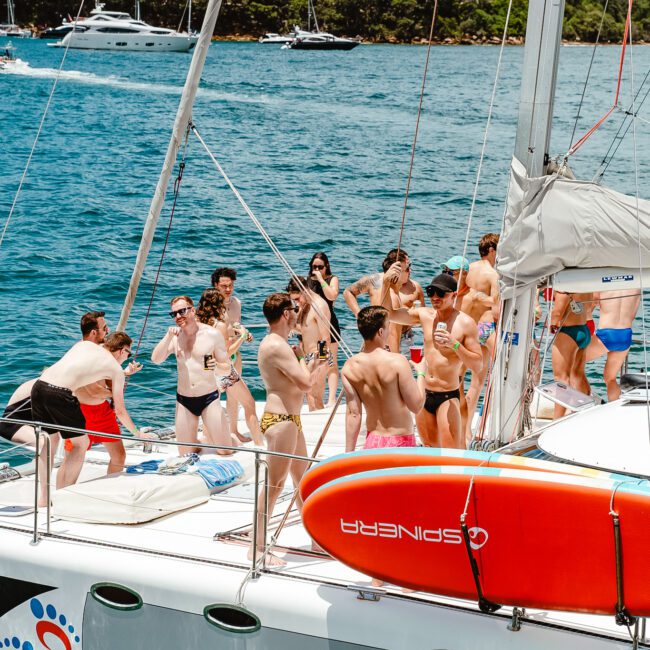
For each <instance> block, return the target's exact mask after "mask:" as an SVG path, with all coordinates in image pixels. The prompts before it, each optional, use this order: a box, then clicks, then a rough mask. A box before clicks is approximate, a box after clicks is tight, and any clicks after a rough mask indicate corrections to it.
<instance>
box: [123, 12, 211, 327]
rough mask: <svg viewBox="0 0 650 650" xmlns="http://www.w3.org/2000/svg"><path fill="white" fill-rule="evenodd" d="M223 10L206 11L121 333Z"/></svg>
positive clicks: (148, 217) (154, 198) (132, 277)
mask: <svg viewBox="0 0 650 650" xmlns="http://www.w3.org/2000/svg"><path fill="white" fill-rule="evenodd" d="M220 8H221V0H209V2H208V7H207V9H206V11H205V17H204V19H203V25H202V26H201V34H200V36H199V40H198V42H197V44H196V47H195V48H194V54H193V56H192V62H191V64H190V69H189V70H188V73H187V78H186V79H185V86H184V87H183V94H182V95H181V100H180V103H179V105H178V111H177V112H176V120H175V121H174V128H173V131H172V136H171V139H170V141H169V145H168V147H167V154H166V155H165V162H164V163H163V166H162V170H161V172H160V177H159V178H158V185H157V186H156V191H155V193H154V195H153V199H152V200H151V206H150V207H149V214H148V216H147V221H146V222H145V225H144V231H143V233H142V239H141V240H140V248H139V250H138V256H137V258H136V262H135V267H134V269H133V275H132V276H131V282H130V284H129V290H128V292H127V294H126V298H125V300H124V306H123V307H122V313H121V315H120V322H119V324H118V326H117V329H118V330H121V331H124V329H125V328H126V323H127V321H128V320H129V315H130V313H131V309H132V307H133V303H134V302H135V297H136V295H137V293H138V286H139V285H140V280H141V279H142V273H143V272H144V267H145V264H146V262H147V256H148V255H149V250H150V249H151V242H152V241H153V237H154V233H155V231H156V225H157V224H158V218H159V217H160V212H161V210H162V208H163V205H164V203H165V193H166V192H167V187H168V185H169V180H170V178H171V175H172V171H173V169H174V163H175V162H176V156H177V154H178V150H179V149H180V146H181V143H182V140H183V138H184V136H185V131H186V130H187V125H188V124H189V121H190V118H191V117H192V107H193V105H194V99H195V97H196V91H197V90H198V87H199V82H200V80H201V73H202V71H203V66H204V65H205V57H206V56H207V54H208V48H209V47H210V41H211V40H212V34H213V33H214V27H215V25H216V23H217V16H218V15H219V9H220Z"/></svg>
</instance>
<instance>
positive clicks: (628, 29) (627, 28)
mask: <svg viewBox="0 0 650 650" xmlns="http://www.w3.org/2000/svg"><path fill="white" fill-rule="evenodd" d="M633 3H634V0H628V6H627V18H626V19H625V31H624V34H623V46H622V47H621V58H620V61H619V64H618V79H617V81H616V94H615V95H614V103H613V105H612V107H611V108H610V109H609V110H608V111H607V113H605V115H603V116H602V117H601V118H600V120H598V122H596V124H594V125H593V126H592V127H591V128H590V129H589V131H587V133H585V134H584V135H583V136H582V137H581V138H580V140H578V141H577V142H576V143H575V144H574V145H573V146H572V147H570V148H569V151H567V153H566V155H565V159H566V158H568V157H569V156H572V155H573V154H574V153H575V152H576V151H578V149H580V147H581V146H582V145H583V144H584V143H585V142H587V140H588V139H589V138H590V137H591V136H592V135H593V134H594V133H595V132H596V131H597V130H598V129H599V128H600V127H601V126H602V125H603V124H604V123H605V121H606V120H607V118H608V117H609V116H610V115H611V114H612V113H613V112H614V111H615V110H616V108H617V107H618V100H619V97H620V94H621V84H622V81H623V64H624V63H625V53H626V49H627V41H628V35H629V37H630V39H631V38H632V36H631V32H632V29H631V26H632V5H633Z"/></svg>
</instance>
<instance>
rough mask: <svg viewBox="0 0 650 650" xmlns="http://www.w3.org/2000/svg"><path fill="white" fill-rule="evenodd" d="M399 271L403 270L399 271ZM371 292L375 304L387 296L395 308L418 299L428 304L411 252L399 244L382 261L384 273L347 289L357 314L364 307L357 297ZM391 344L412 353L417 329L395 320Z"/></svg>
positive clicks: (347, 298) (393, 348)
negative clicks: (386, 280)
mask: <svg viewBox="0 0 650 650" xmlns="http://www.w3.org/2000/svg"><path fill="white" fill-rule="evenodd" d="M398 271H399V272H398ZM387 273H390V276H389V277H390V279H391V281H390V283H384V277H385V275H386V274H387ZM365 293H367V294H368V297H369V298H370V304H371V305H382V304H384V299H385V298H386V297H387V296H390V298H391V304H392V306H393V307H394V308H395V309H399V308H400V307H406V308H408V307H412V306H413V305H414V303H415V302H416V301H418V300H419V301H420V303H421V304H424V293H423V291H422V287H421V286H420V284H419V283H418V282H416V281H415V280H413V279H412V278H411V261H410V259H409V256H408V253H407V252H406V251H405V250H403V249H400V250H399V252H398V250H397V248H393V249H392V250H390V251H388V253H387V255H386V257H385V258H384V261H383V262H382V273H373V274H371V275H364V276H363V277H362V278H360V279H359V280H357V281H356V282H354V283H352V284H351V285H350V286H349V287H347V288H346V289H345V291H344V292H343V298H344V299H345V302H346V304H347V305H348V307H349V308H350V310H351V311H352V313H353V314H354V315H355V316H357V314H358V313H359V311H360V310H361V307H360V306H359V302H358V300H357V298H358V297H359V296H361V295H363V294H365ZM389 329H390V332H389V337H388V346H389V349H390V351H391V352H399V351H400V347H402V348H403V350H405V351H406V352H405V353H406V354H408V348H410V347H411V345H412V344H413V333H412V331H411V328H410V327H404V326H400V325H396V324H394V323H391V325H390V328H389Z"/></svg>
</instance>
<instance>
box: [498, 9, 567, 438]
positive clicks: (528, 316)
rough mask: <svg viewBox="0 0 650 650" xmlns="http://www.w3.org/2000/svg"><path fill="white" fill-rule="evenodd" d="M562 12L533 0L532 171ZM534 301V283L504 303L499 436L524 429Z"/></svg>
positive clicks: (542, 156) (524, 109)
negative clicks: (524, 393)
mask: <svg viewBox="0 0 650 650" xmlns="http://www.w3.org/2000/svg"><path fill="white" fill-rule="evenodd" d="M563 18H564V0H530V3H529V5H528V22H527V27H526V48H525V52H524V65H523V69H522V79H521V97H520V101H519V120H518V123H517V137H516V140H515V157H516V158H517V159H518V160H519V161H520V162H521V163H522V164H523V165H524V167H525V168H526V172H527V174H528V176H538V177H539V176H543V175H544V173H545V172H546V166H547V163H548V149H549V143H550V139H551V121H552V118H553V102H554V98H555V85H556V78H557V66H558V61H559V57H560V43H561V38H562V20H563ZM534 305H535V289H534V288H533V289H528V290H525V291H522V292H519V293H518V294H516V295H515V296H514V297H513V298H511V299H507V300H505V301H503V303H502V312H501V318H500V325H499V327H500V330H501V333H500V336H501V338H500V339H499V340H500V341H503V345H504V349H503V351H502V354H500V355H498V359H497V363H496V364H495V367H494V370H493V375H492V386H493V387H494V394H493V401H492V404H493V409H492V413H491V420H490V424H491V428H492V437H493V439H497V440H498V441H499V442H506V441H509V440H511V439H514V437H516V436H517V435H518V434H519V433H520V432H521V430H522V418H521V414H522V410H521V408H522V404H521V400H522V395H523V392H524V389H525V387H526V381H527V378H528V368H529V366H528V363H529V356H530V348H531V342H532V333H533V326H534Z"/></svg>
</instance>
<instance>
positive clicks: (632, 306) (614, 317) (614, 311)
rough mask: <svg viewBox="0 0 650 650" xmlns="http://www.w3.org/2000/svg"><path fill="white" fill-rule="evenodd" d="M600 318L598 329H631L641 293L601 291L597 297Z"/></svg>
mask: <svg viewBox="0 0 650 650" xmlns="http://www.w3.org/2000/svg"><path fill="white" fill-rule="evenodd" d="M598 298H599V306H600V318H599V319H598V329H605V328H612V329H622V328H626V327H632V324H633V323H634V319H635V318H636V315H637V312H638V311H639V305H640V303H641V291H639V290H638V289H637V290H636V291H635V290H630V289H628V290H622V291H601V292H600V294H599V296H598Z"/></svg>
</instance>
